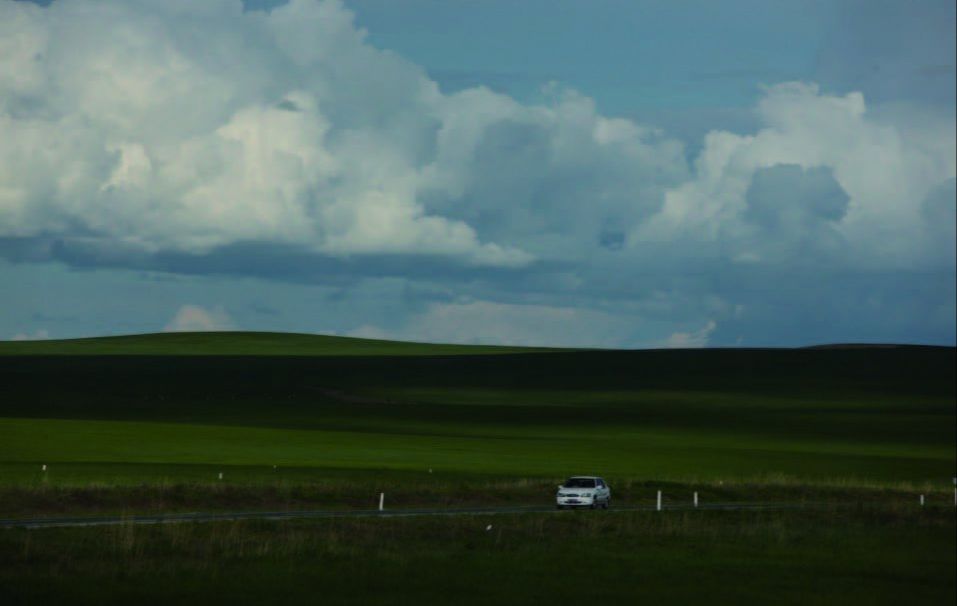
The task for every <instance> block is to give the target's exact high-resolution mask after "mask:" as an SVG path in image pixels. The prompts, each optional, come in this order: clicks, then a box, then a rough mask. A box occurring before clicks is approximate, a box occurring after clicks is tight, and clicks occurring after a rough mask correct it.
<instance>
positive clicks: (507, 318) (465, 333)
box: [350, 301, 637, 347]
mask: <svg viewBox="0 0 957 606" xmlns="http://www.w3.org/2000/svg"><path fill="white" fill-rule="evenodd" d="M636 328H637V326H635V325H634V320H633V319H629V318H627V317H621V316H615V315H612V314H609V313H603V312H600V311H595V310H589V309H578V308H574V307H557V306H549V305H515V304H503V303H495V302H491V301H464V302H451V303H437V304H433V305H431V306H430V307H429V308H428V309H427V310H426V311H424V312H423V313H420V314H417V315H414V316H412V317H411V318H410V319H409V320H407V321H406V322H405V323H404V324H403V325H402V326H399V327H397V328H393V329H383V328H379V327H376V326H370V325H365V326H361V327H359V328H357V329H355V330H354V331H352V332H351V333H350V334H351V336H356V337H366V338H376V339H401V340H415V341H425V342H435V343H465V344H488V345H531V346H553V347H624V346H627V345H628V343H630V342H632V341H633V337H634V334H635V332H636Z"/></svg>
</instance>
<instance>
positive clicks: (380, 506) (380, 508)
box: [379, 492, 385, 511]
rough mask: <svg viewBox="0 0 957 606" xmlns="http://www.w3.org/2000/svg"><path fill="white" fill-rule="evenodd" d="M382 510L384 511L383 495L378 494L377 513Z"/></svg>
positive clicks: (381, 493)
mask: <svg viewBox="0 0 957 606" xmlns="http://www.w3.org/2000/svg"><path fill="white" fill-rule="evenodd" d="M384 510H385V493H384V492H380V493H379V511H384Z"/></svg>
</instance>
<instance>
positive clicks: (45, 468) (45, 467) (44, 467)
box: [42, 463, 47, 471]
mask: <svg viewBox="0 0 957 606" xmlns="http://www.w3.org/2000/svg"><path fill="white" fill-rule="evenodd" d="M42 469H43V471H46V470H47V465H46V463H44V464H43V468H42Z"/></svg>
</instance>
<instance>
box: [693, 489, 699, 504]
mask: <svg viewBox="0 0 957 606" xmlns="http://www.w3.org/2000/svg"><path fill="white" fill-rule="evenodd" d="M694 506H695V507H697V506H698V491H697V490H696V491H694Z"/></svg>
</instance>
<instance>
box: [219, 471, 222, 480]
mask: <svg viewBox="0 0 957 606" xmlns="http://www.w3.org/2000/svg"><path fill="white" fill-rule="evenodd" d="M219 479H220V480H222V479H223V472H219Z"/></svg>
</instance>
